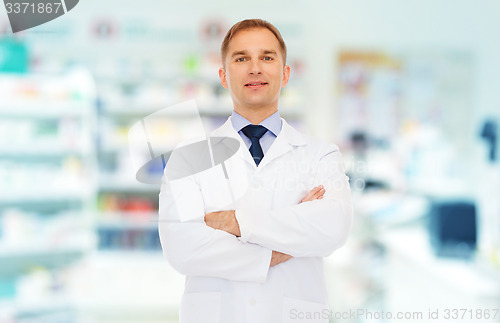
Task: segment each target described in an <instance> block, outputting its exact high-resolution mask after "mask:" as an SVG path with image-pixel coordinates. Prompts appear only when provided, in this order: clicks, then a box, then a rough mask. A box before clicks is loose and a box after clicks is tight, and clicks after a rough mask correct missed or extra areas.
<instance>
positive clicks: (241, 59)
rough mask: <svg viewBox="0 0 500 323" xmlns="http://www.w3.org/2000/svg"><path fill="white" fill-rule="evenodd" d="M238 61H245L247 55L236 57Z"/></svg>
mask: <svg viewBox="0 0 500 323" xmlns="http://www.w3.org/2000/svg"><path fill="white" fill-rule="evenodd" d="M236 61H237V62H244V61H245V57H239V58H237V59H236Z"/></svg>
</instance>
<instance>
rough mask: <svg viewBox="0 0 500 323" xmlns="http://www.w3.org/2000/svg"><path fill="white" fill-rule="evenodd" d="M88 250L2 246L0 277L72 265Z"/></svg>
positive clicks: (0, 250) (37, 246) (82, 248)
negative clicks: (36, 269)
mask: <svg viewBox="0 0 500 323" xmlns="http://www.w3.org/2000/svg"><path fill="white" fill-rule="evenodd" d="M88 251H89V250H88V248H85V247H81V248H69V247H68V248H64V247H47V246H45V247H44V246H40V245H36V244H35V245H32V246H30V247H24V248H20V247H18V248H12V247H10V248H9V247H1V246H0V262H1V263H2V266H1V267H0V277H13V276H17V275H19V274H21V273H23V272H26V271H29V270H31V269H33V268H35V267H44V268H48V269H55V268H58V267H63V266H67V265H69V264H71V263H72V262H74V261H76V260H78V259H80V258H81V257H82V255H84V254H85V253H86V252H88Z"/></svg>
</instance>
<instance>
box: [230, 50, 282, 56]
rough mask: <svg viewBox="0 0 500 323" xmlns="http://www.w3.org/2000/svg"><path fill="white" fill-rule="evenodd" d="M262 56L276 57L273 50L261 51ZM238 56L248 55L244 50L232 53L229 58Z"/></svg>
mask: <svg viewBox="0 0 500 323" xmlns="http://www.w3.org/2000/svg"><path fill="white" fill-rule="evenodd" d="M263 54H264V55H269V54H273V55H278V54H277V53H276V51H275V50H271V49H265V50H263ZM239 55H248V52H247V51H246V50H239V51H237V52H234V53H233V54H232V55H231V57H235V56H239Z"/></svg>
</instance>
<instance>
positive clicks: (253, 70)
mask: <svg viewBox="0 0 500 323" xmlns="http://www.w3.org/2000/svg"><path fill="white" fill-rule="evenodd" d="M248 73H249V74H251V75H259V74H262V71H261V66H260V62H259V60H256V59H254V60H252V61H251V62H250V64H249V71H248Z"/></svg>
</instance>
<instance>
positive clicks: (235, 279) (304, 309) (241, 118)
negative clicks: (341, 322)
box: [159, 19, 352, 323]
mask: <svg viewBox="0 0 500 323" xmlns="http://www.w3.org/2000/svg"><path fill="white" fill-rule="evenodd" d="M221 56H222V62H223V67H221V68H220V70H219V77H220V82H221V84H222V86H223V87H224V88H225V89H228V90H229V92H230V94H231V98H232V101H233V107H234V111H233V113H232V115H231V116H230V117H229V118H228V120H227V121H226V123H225V124H224V125H222V126H221V127H220V128H218V129H216V130H215V131H213V132H212V133H211V134H210V138H212V140H211V142H212V143H211V144H212V145H214V146H213V147H212V150H214V151H216V150H218V149H220V147H218V146H217V145H223V144H224V142H230V141H232V142H236V143H239V148H238V150H237V151H236V153H235V154H234V155H232V156H231V157H230V158H229V159H228V160H226V161H224V163H219V164H217V165H216V166H215V167H211V168H209V169H207V170H205V171H201V172H198V173H196V174H194V175H190V176H185V177H182V178H174V177H175V176H173V177H169V176H168V174H167V173H166V175H165V176H164V177H163V181H162V187H161V192H160V196H159V204H160V222H159V232H160V239H161V244H162V247H163V253H164V255H165V257H166V258H167V260H168V261H169V263H170V264H171V265H172V266H173V267H174V268H175V269H176V270H177V271H179V272H180V273H181V274H183V275H185V276H186V284H185V290H184V294H183V298H182V303H181V308H180V313H179V315H180V322H181V323H196V322H200V323H201V322H203V323H219V322H221V323H278V322H328V299H327V294H326V286H325V276H324V269H323V257H326V256H328V255H330V254H331V253H332V252H333V251H334V250H336V249H337V248H339V247H341V246H342V245H343V244H344V243H345V241H346V239H347V235H348V233H349V230H350V226H351V221H352V205H351V198H350V189H349V179H348V178H347V176H346V175H345V173H344V168H343V165H342V160H341V154H340V152H339V149H338V148H337V147H336V146H335V145H333V144H330V143H327V142H323V141H320V140H318V139H315V138H311V137H309V136H305V135H303V134H301V133H299V132H297V131H296V130H295V129H294V128H292V127H291V126H290V125H288V123H287V122H286V121H285V120H284V119H282V118H281V117H280V115H279V112H278V99H279V95H280V91H281V88H283V87H285V86H286V84H287V83H288V78H289V76H290V67H289V66H288V65H286V46H285V43H284V41H283V39H282V37H281V35H280V33H279V31H278V30H277V29H276V28H275V27H274V26H273V25H272V24H270V23H268V22H267V21H264V20H260V19H251V20H243V21H240V22H238V23H236V24H235V25H234V26H233V27H231V29H230V30H229V31H228V32H227V34H226V36H225V38H224V41H223V43H222V46H221ZM224 138H226V139H227V140H224ZM229 146H230V145H229ZM200 158H202V157H201V156H200ZM194 159H196V158H194ZM186 162H187V163H189V161H186ZM193 162H195V161H193ZM167 169H168V164H167Z"/></svg>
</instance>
